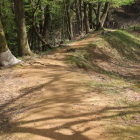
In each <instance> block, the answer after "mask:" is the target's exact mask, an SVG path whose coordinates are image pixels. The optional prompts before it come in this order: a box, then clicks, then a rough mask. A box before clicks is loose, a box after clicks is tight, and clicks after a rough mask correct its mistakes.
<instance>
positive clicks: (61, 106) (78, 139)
mask: <svg viewBox="0 0 140 140" xmlns="http://www.w3.org/2000/svg"><path fill="white" fill-rule="evenodd" d="M92 37H93V36H91V37H89V38H88V40H86V42H85V41H79V42H78V43H77V44H76V43H71V45H70V46H71V47H74V48H79V47H84V46H85V45H86V44H89V43H91V42H92V41H93V38H92ZM66 55H68V53H66V49H62V48H60V49H59V50H56V51H54V52H52V53H50V54H47V55H44V57H43V58H41V59H39V58H37V59H35V61H33V62H34V63H32V65H25V66H21V67H19V68H12V69H5V70H1V72H0V93H1V98H0V105H1V112H0V113H1V114H0V115H1V117H0V119H1V121H0V130H1V131H0V134H1V136H0V140H31V139H32V140H108V139H109V133H108V126H109V125H112V124H113V121H112V118H114V116H115V115H116V114H118V110H120V109H121V110H122V109H124V108H125V107H126V106H124V107H116V106H115V105H116V104H114V100H112V97H111V98H110V97H109V96H107V95H105V94H100V93H98V92H96V91H95V92H94V91H90V90H89V89H88V88H87V87H86V86H85V85H86V81H88V80H90V79H91V75H88V74H86V73H83V72H82V71H80V70H79V71H74V70H73V69H72V68H71V67H70V66H69V65H68V64H67V63H66V62H65V61H64V60H65V57H66ZM92 78H96V79H97V78H100V77H98V75H92ZM114 98H116V97H115V96H114ZM129 109H131V107H130V108H129ZM116 140H117V139H116Z"/></svg>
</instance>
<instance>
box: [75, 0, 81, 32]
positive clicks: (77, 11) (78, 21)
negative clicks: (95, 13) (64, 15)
mask: <svg viewBox="0 0 140 140" xmlns="http://www.w3.org/2000/svg"><path fill="white" fill-rule="evenodd" d="M75 9H76V20H77V26H78V32H79V34H80V32H81V20H80V3H79V0H75Z"/></svg>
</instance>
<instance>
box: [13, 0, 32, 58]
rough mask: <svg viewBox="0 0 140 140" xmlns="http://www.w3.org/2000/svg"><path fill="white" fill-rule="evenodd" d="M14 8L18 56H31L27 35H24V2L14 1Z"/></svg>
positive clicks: (21, 0)
mask: <svg viewBox="0 0 140 140" xmlns="http://www.w3.org/2000/svg"><path fill="white" fill-rule="evenodd" d="M14 8H15V16H16V24H17V35H18V43H19V55H20V56H24V55H32V54H33V53H32V52H31V50H30V47H29V44H28V38H27V33H26V24H25V13H24V1H23V0H14Z"/></svg>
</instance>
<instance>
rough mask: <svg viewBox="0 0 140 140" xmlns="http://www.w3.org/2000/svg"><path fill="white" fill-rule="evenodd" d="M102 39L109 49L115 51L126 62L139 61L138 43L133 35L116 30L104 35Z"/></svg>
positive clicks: (139, 48) (139, 43)
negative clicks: (108, 45)
mask: <svg viewBox="0 0 140 140" xmlns="http://www.w3.org/2000/svg"><path fill="white" fill-rule="evenodd" d="M103 38H104V39H105V40H106V41H107V42H108V43H109V44H110V47H111V48H114V49H116V51H117V52H118V54H119V55H120V57H124V58H125V59H127V60H134V61H138V60H139V58H138V57H139V55H140V47H139V46H140V42H139V41H138V38H136V37H135V36H134V35H132V34H129V33H127V32H125V31H120V30H117V31H115V32H110V33H109V34H106V35H105V36H103ZM138 50H139V51H138Z"/></svg>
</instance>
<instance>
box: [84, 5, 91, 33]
mask: <svg viewBox="0 0 140 140" xmlns="http://www.w3.org/2000/svg"><path fill="white" fill-rule="evenodd" d="M84 24H85V30H86V34H87V33H89V31H90V28H89V19H88V3H87V2H84Z"/></svg>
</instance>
